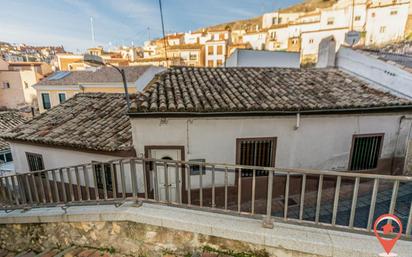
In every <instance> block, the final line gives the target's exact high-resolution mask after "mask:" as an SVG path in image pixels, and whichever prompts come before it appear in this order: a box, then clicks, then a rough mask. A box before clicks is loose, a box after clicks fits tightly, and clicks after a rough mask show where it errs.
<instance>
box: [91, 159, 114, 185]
mask: <svg viewBox="0 0 412 257" xmlns="http://www.w3.org/2000/svg"><path fill="white" fill-rule="evenodd" d="M112 168H113V169H115V166H114V165H110V164H109V163H96V162H94V164H93V170H94V172H95V174H96V183H97V188H98V189H104V186H103V184H104V182H106V190H107V191H113V181H115V178H113V177H112ZM102 171H103V172H102ZM114 174H116V170H114ZM103 176H104V178H103Z"/></svg>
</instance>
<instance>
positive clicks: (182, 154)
mask: <svg viewBox="0 0 412 257" xmlns="http://www.w3.org/2000/svg"><path fill="white" fill-rule="evenodd" d="M151 150H180V157H181V161H185V147H184V146H182V145H145V146H144V154H145V157H146V158H150V157H149V153H150V151H151ZM185 167H186V166H185V165H183V167H181V174H180V177H181V181H182V198H184V195H185V194H184V192H186V176H185ZM145 173H146V185H147V187H146V188H150V169H148V165H146V167H145ZM148 193H149V192H148ZM182 200H183V199H182Z"/></svg>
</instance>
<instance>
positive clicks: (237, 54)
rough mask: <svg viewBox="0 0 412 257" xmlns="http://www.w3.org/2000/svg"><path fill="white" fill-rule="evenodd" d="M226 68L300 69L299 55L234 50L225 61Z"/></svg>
mask: <svg viewBox="0 0 412 257" xmlns="http://www.w3.org/2000/svg"><path fill="white" fill-rule="evenodd" d="M225 66H226V67H288V68H299V67H300V53H295V52H285V51H258V50H249V49H236V50H235V51H234V52H233V53H232V54H231V55H230V56H229V57H228V58H227V59H226V64H225Z"/></svg>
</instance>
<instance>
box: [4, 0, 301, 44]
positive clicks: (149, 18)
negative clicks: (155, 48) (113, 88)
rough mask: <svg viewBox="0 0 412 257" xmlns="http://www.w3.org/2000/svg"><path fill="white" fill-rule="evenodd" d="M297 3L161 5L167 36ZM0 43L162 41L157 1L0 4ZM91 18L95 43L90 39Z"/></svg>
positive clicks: (190, 1) (167, 1) (183, 0)
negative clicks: (91, 19)
mask: <svg viewBox="0 0 412 257" xmlns="http://www.w3.org/2000/svg"><path fill="white" fill-rule="evenodd" d="M300 1H301V0H277V1H271V0H162V5H163V15H164V21H165V30H166V33H174V32H188V31H191V30H196V29H198V28H201V27H205V26H209V25H214V24H219V23H223V22H228V21H233V20H238V19H246V18H252V17H256V16H259V15H261V14H263V13H265V12H270V11H273V10H277V9H279V8H282V7H286V6H289V5H291V4H294V3H297V2H300ZM0 6H1V7H2V10H3V11H2V14H1V15H0V41H5V42H9V43H26V44H31V45H63V46H64V47H65V49H66V50H69V51H73V52H80V51H84V50H85V49H86V48H88V47H92V46H96V45H101V46H103V47H105V48H106V49H108V48H110V47H113V46H118V45H131V44H132V43H133V44H134V45H142V44H143V42H144V41H146V40H148V39H149V36H150V38H152V39H153V38H156V37H160V36H161V32H162V30H161V23H160V12H159V3H158V0H0ZM90 17H93V23H94V31H95V44H94V45H93V41H92V39H91V38H92V37H91V26H90Z"/></svg>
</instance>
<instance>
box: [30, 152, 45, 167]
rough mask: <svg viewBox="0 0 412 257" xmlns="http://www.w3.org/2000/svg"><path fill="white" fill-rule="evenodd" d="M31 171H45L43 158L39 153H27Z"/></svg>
mask: <svg viewBox="0 0 412 257" xmlns="http://www.w3.org/2000/svg"><path fill="white" fill-rule="evenodd" d="M26 158H27V163H28V164H29V170H30V171H36V170H44V162H43V156H42V155H41V154H37V153H26Z"/></svg>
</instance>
